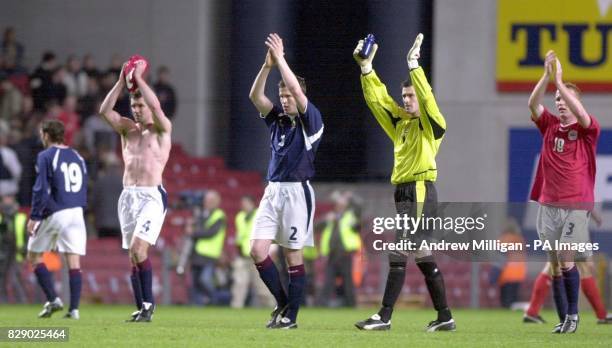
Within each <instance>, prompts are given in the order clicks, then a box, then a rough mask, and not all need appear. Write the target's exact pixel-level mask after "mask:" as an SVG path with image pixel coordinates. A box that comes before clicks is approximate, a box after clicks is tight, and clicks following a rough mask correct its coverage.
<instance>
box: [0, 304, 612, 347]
mask: <svg viewBox="0 0 612 348" xmlns="http://www.w3.org/2000/svg"><path fill="white" fill-rule="evenodd" d="M40 307H41V306H31V305H27V306H25V305H9V306H6V305H5V306H0V327H6V326H28V327H32V326H36V327H40V326H47V327H57V326H67V327H69V328H70V340H69V342H68V343H65V342H63V343H38V344H44V345H45V346H56V345H57V346H61V347H70V346H75V347H111V348H115V347H149V346H151V347H186V346H193V347H196V346H197V347H222V348H227V347H244V348H247V347H248V348H250V347H328V348H336V347H351V348H353V347H377V348H383V347H385V348H386V347H396V346H397V347H399V346H402V347H437V348H442V347H447V346H450V347H521V348H522V347H539V348H541V347H548V346H554V347H563V346H567V347H576V346H588V347H595V346H607V347H610V346H612V325H596V320H595V317H594V316H593V314H592V313H591V312H585V313H583V314H582V321H581V323H580V327H579V331H578V333H577V334H574V335H553V334H551V333H550V330H551V329H552V326H553V323H550V324H545V325H535V324H530V325H526V324H523V323H522V322H521V313H519V312H510V311H502V310H456V311H454V316H455V320H456V321H457V331H456V332H438V333H425V332H423V328H424V326H425V325H426V324H427V323H428V322H429V320H431V319H432V317H433V315H434V313H433V311H432V310H424V309H397V310H396V312H395V313H394V316H393V325H392V330H391V331H387V332H362V331H358V330H357V329H355V327H354V326H353V323H354V322H355V321H358V320H361V319H364V318H366V317H368V316H369V315H371V314H372V312H373V310H372V309H356V310H351V309H309V308H307V309H303V310H301V311H300V316H299V329H297V330H290V331H279V330H268V329H265V328H264V325H265V323H266V321H267V319H268V314H269V311H268V310H262V309H242V310H232V309H229V308H213V307H173V306H160V307H159V308H158V309H157V311H156V313H155V317H154V321H153V322H152V323H124V322H123V320H124V319H126V318H127V317H128V316H129V313H131V312H132V307H128V306H103V305H85V306H82V308H81V320H78V321H68V320H65V319H62V318H61V317H62V315H63V313H56V314H55V315H54V317H53V318H51V319H38V318H36V315H37V313H38V311H39V310H40ZM544 316H545V318H548V319H550V320H552V319H553V318H554V317H555V315H554V314H553V313H552V312H545V313H544ZM33 345H35V344H32V343H25V344H21V345H17V344H15V343H0V347H1V346H11V347H18V346H24V347H26V346H27V347H31V346H33Z"/></svg>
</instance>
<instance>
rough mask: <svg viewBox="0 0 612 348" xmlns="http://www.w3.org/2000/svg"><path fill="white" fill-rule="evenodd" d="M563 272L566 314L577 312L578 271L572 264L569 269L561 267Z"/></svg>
mask: <svg viewBox="0 0 612 348" xmlns="http://www.w3.org/2000/svg"><path fill="white" fill-rule="evenodd" d="M561 272H562V273H563V284H564V285H565V292H566V294H567V314H569V315H573V314H578V295H579V293H580V273H578V268H577V267H576V266H575V265H574V266H573V267H572V268H570V269H566V268H563V269H561Z"/></svg>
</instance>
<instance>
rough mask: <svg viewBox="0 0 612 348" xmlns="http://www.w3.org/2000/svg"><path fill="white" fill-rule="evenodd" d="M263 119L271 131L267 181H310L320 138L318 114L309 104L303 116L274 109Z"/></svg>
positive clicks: (320, 128)
mask: <svg viewBox="0 0 612 348" xmlns="http://www.w3.org/2000/svg"><path fill="white" fill-rule="evenodd" d="M263 118H264V120H265V121H266V125H267V126H268V128H269V129H270V150H271V151H272V156H271V158H270V164H269V165H268V176H267V180H268V181H273V182H300V181H306V180H310V179H312V177H314V174H315V168H314V160H315V154H316V152H317V149H318V148H319V144H320V143H321V136H322V135H323V119H322V117H321V112H320V111H319V110H318V109H317V108H316V106H314V104H312V103H311V102H310V101H308V104H307V106H306V111H305V112H304V114H301V113H299V114H298V115H297V116H294V117H292V116H290V115H287V114H285V113H284V112H283V109H282V108H281V107H280V106H278V105H274V106H273V107H272V110H270V112H269V113H268V115H266V116H265V117H263Z"/></svg>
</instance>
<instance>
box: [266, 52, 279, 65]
mask: <svg viewBox="0 0 612 348" xmlns="http://www.w3.org/2000/svg"><path fill="white" fill-rule="evenodd" d="M265 65H266V67H267V68H271V67H273V66H275V65H276V61H275V60H274V58H272V54H270V50H269V49H268V53H266V62H265Z"/></svg>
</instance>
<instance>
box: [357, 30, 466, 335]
mask: <svg viewBox="0 0 612 348" xmlns="http://www.w3.org/2000/svg"><path fill="white" fill-rule="evenodd" d="M422 41H423V34H419V35H418V36H417V38H416V40H415V42H414V44H413V46H412V48H411V49H410V51H409V52H408V56H407V60H408V68H409V70H410V79H409V80H407V81H405V82H403V83H402V101H403V107H400V106H399V105H398V104H397V103H396V102H395V101H394V100H393V99H392V98H391V97H390V96H389V94H388V93H387V88H386V87H385V85H384V84H383V83H382V82H381V81H380V79H379V78H378V76H377V75H376V72H375V71H374V70H373V69H372V60H373V59H374V56H375V55H376V51H377V49H378V45H376V44H374V46H373V47H372V51H371V53H370V54H369V56H368V57H367V58H365V59H364V58H362V57H360V56H359V52H360V51H361V49H362V47H363V40H361V41H359V43H358V44H357V47H356V48H355V51H354V52H353V57H354V58H355V60H356V61H357V64H359V66H360V68H361V87H362V88H363V95H364V97H365V100H366V103H367V104H368V107H369V108H370V110H371V111H372V113H373V114H374V117H375V118H376V120H377V121H378V123H379V124H380V125H381V126H382V128H383V130H384V131H385V133H387V135H388V136H389V138H390V139H391V141H392V142H393V152H394V165H393V173H392V174H391V183H392V184H393V185H395V194H394V196H395V197H394V198H395V206H396V209H397V212H398V214H402V215H403V214H410V215H416V216H420V215H421V213H424V214H425V216H431V215H433V214H435V208H436V203H437V193H436V188H435V186H434V182H435V181H436V177H437V169H436V160H435V157H436V154H437V153H438V148H439V146H440V143H441V142H442V139H443V137H444V133H445V131H446V121H445V120H444V117H443V116H442V114H441V113H440V110H439V109H438V106H437V105H436V100H435V98H434V95H433V93H432V91H431V86H430V85H429V83H428V82H427V78H426V77H425V74H424V72H423V69H422V68H421V67H419V62H418V58H419V52H420V48H421V42H422ZM402 232H403V233H404V237H405V236H406V232H405V231H398V236H397V237H398V238H402V236H401V234H402ZM421 232H422V231H421ZM419 234H420V233H419ZM417 235H418V234H417ZM413 237H414V236H413ZM417 245H418V244H417ZM414 256H415V261H416V263H417V266H418V267H419V269H420V270H421V273H423V276H424V277H425V283H426V284H427V289H428V290H429V295H430V296H431V301H432V302H433V306H434V308H435V309H436V311H437V312H438V317H437V318H436V320H434V321H432V322H430V323H429V325H428V326H427V328H426V331H427V332H433V331H454V330H455V321H454V320H453V317H452V315H451V311H450V309H449V308H448V305H447V303H446V290H445V286H444V279H443V278H442V273H441V272H440V270H439V269H438V266H437V265H436V262H435V261H434V259H433V256H432V254H431V251H430V250H417V251H414ZM406 262H407V255H406V254H401V253H398V252H392V253H390V254H389V273H388V275H387V284H386V286H385V294H384V296H383V300H382V307H381V309H380V310H379V311H378V313H376V314H374V315H372V316H371V317H370V318H368V319H366V320H364V321H360V322H357V323H356V324H355V326H356V327H357V328H358V329H360V330H389V329H390V328H391V314H392V313H393V306H394V305H395V302H396V301H397V298H398V297H399V294H400V292H401V290H402V286H403V285H404V279H405V277H406Z"/></svg>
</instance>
